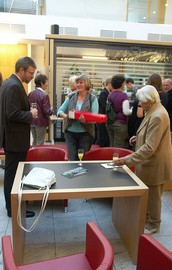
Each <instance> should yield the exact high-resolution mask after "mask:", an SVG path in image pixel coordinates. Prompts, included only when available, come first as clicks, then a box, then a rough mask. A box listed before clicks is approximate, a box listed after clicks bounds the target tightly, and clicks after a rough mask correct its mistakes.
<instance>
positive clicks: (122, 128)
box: [107, 75, 132, 148]
mask: <svg viewBox="0 0 172 270" xmlns="http://www.w3.org/2000/svg"><path fill="white" fill-rule="evenodd" d="M111 85H112V88H113V90H112V92H111V93H110V94H109V95H108V98H107V100H108V101H110V102H112V104H113V108H114V110H115V112H116V120H115V122H114V123H113V124H107V130H108V134H109V139H110V146H111V147H122V148H129V143H128V141H129V140H128V125H127V122H128V118H127V116H128V115H130V114H131V113H132V109H130V105H129V100H128V96H127V94H126V93H124V86H125V77H124V76H122V75H115V76H113V77H112V80H111Z"/></svg>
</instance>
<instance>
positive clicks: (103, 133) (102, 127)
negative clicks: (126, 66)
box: [96, 77, 112, 147]
mask: <svg viewBox="0 0 172 270" xmlns="http://www.w3.org/2000/svg"><path fill="white" fill-rule="evenodd" d="M111 79H112V77H108V78H107V79H106V82H105V87H104V88H103V89H102V91H101V92H100V95H99V98H98V102H99V113H101V114H106V110H105V109H106V101H107V97H108V94H109V93H110V92H111V91H112V85H111ZM97 131H98V134H97V135H98V138H97V141H96V144H98V145H99V146H101V147H107V146H109V145H110V142H109V134H108V131H107V128H106V124H97Z"/></svg>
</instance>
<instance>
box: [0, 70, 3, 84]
mask: <svg viewBox="0 0 172 270" xmlns="http://www.w3.org/2000/svg"><path fill="white" fill-rule="evenodd" d="M2 82H3V77H2V73H1V72H0V87H1V85H2Z"/></svg>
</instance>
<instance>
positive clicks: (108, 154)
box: [84, 147, 135, 172]
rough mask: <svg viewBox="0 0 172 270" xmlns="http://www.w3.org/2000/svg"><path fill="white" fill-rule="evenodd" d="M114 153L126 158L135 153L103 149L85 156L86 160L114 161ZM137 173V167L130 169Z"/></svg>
mask: <svg viewBox="0 0 172 270" xmlns="http://www.w3.org/2000/svg"><path fill="white" fill-rule="evenodd" d="M113 153H118V154H119V157H125V156H127V155H130V154H132V153H133V151H131V150H129V149H125V148H118V147H101V148H98V149H95V150H92V151H88V152H86V153H85V155H84V160H112V157H113ZM130 169H131V170H132V171H133V172H135V167H131V168H130Z"/></svg>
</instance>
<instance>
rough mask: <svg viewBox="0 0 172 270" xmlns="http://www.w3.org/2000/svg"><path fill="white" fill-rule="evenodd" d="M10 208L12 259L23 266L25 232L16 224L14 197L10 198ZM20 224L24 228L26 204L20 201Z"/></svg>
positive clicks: (16, 209) (15, 200)
mask: <svg viewBox="0 0 172 270" xmlns="http://www.w3.org/2000/svg"><path fill="white" fill-rule="evenodd" d="M11 206H12V234H13V251H14V258H15V262H16V264H17V265H22V264H23V256H24V241H25V232H24V231H23V230H22V229H21V228H20V226H19V225H18V222H17V211H18V198H17V197H16V196H15V195H12V196H11ZM21 209H22V213H21V215H22V224H23V225H24V227H25V226H26V202H25V201H22V205H21Z"/></svg>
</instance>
